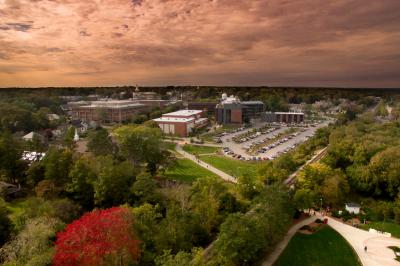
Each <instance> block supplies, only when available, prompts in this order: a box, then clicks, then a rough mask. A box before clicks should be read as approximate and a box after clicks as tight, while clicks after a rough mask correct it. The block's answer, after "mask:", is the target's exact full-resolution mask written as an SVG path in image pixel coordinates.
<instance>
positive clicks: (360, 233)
mask: <svg viewBox="0 0 400 266" xmlns="http://www.w3.org/2000/svg"><path fill="white" fill-rule="evenodd" d="M318 217H319V218H321V219H323V218H322V216H321V215H319V214H318V213H317V215H316V216H311V217H310V218H308V219H306V220H304V221H302V222H300V223H298V224H295V225H294V226H292V227H291V228H290V229H289V231H288V233H287V234H286V236H285V238H284V239H283V240H282V241H281V242H280V243H279V244H278V245H277V247H276V248H275V250H274V252H273V253H271V254H270V255H269V256H268V258H267V260H266V261H264V262H263V264H262V266H270V265H273V264H274V263H275V261H276V260H277V259H278V258H279V256H280V255H281V253H282V251H283V250H284V249H285V248H286V246H287V245H288V243H289V241H290V239H291V238H292V237H293V236H294V234H295V233H296V232H297V230H298V229H299V228H301V227H302V226H304V225H307V224H310V223H312V222H313V221H314V220H315V219H317V218H318ZM324 218H328V225H329V226H331V227H332V228H333V229H335V230H336V231H337V232H338V233H339V234H341V235H342V236H343V237H344V238H345V239H346V241H347V242H348V243H349V244H350V245H351V246H352V247H353V249H354V250H355V252H356V253H357V256H358V257H359V259H360V261H361V263H362V265H363V266H399V265H400V262H398V261H396V260H395V257H396V256H395V254H394V252H393V251H392V250H391V249H389V248H388V247H389V246H400V239H397V238H393V237H387V236H384V235H382V234H379V233H370V232H368V231H365V230H361V229H358V228H355V227H353V226H350V225H348V224H345V223H342V222H340V221H337V220H335V219H333V218H331V217H324ZM365 246H367V251H365V250H364V247H365Z"/></svg>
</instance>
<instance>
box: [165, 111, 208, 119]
mask: <svg viewBox="0 0 400 266" xmlns="http://www.w3.org/2000/svg"><path fill="white" fill-rule="evenodd" d="M202 112H203V111H202V110H179V111H176V112H172V113H168V114H163V117H164V116H190V115H197V114H201V113H202Z"/></svg>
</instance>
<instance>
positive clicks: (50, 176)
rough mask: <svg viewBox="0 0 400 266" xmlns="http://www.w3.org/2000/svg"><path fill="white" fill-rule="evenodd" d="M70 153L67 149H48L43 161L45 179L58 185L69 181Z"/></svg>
mask: <svg viewBox="0 0 400 266" xmlns="http://www.w3.org/2000/svg"><path fill="white" fill-rule="evenodd" d="M72 162H73V160H72V152H71V151H70V150H68V149H55V148H52V149H50V150H49V151H48V152H47V154H46V156H45V157H44V159H43V165H44V168H45V179H47V180H53V181H55V182H56V183H58V184H65V183H66V182H68V181H69V171H70V168H71V164H72Z"/></svg>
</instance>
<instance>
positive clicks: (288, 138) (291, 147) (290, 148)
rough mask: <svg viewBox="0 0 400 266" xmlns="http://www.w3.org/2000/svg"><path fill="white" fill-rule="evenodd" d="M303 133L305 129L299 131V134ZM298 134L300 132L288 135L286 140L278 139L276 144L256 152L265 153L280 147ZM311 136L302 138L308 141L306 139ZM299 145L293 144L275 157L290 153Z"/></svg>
mask: <svg viewBox="0 0 400 266" xmlns="http://www.w3.org/2000/svg"><path fill="white" fill-rule="evenodd" d="M304 131H306V129H302V130H301V132H304ZM299 134H300V132H296V133H293V134H290V135H289V136H287V137H286V138H283V139H280V140H278V141H276V142H274V143H272V144H270V145H268V146H266V147H263V148H261V149H260V150H258V151H257V153H265V152H267V151H268V150H270V149H273V148H275V147H277V146H279V145H281V144H283V143H285V142H287V141H289V140H290V139H293V138H294V137H296V136H298V135H299ZM313 135H314V134H311V135H308V136H306V137H304V140H308V139H309V138H310V137H312V136H313ZM299 144H300V143H299V142H297V143H293V144H292V145H290V146H288V147H286V148H285V149H284V150H282V151H279V152H278V153H277V155H280V154H285V153H287V152H289V151H291V150H292V149H294V148H295V147H296V146H298V145H299ZM270 159H275V156H271V158H270Z"/></svg>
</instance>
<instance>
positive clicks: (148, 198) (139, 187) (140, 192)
mask: <svg viewBox="0 0 400 266" xmlns="http://www.w3.org/2000/svg"><path fill="white" fill-rule="evenodd" d="M156 189H157V183H156V181H154V180H153V179H152V178H151V176H150V175H149V174H147V173H141V174H139V175H138V176H137V177H136V181H135V183H133V185H132V188H131V192H132V194H133V195H134V196H135V198H136V200H137V203H138V204H139V205H141V204H143V203H151V204H156V203H158V202H160V201H161V195H160V194H159V193H158V192H157V191H156Z"/></svg>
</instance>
